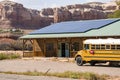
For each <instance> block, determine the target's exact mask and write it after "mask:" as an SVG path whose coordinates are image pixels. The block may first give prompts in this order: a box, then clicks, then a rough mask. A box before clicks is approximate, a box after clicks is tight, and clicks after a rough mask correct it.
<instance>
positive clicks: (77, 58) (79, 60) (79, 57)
mask: <svg viewBox="0 0 120 80" xmlns="http://www.w3.org/2000/svg"><path fill="white" fill-rule="evenodd" d="M76 64H77V65H78V66H82V65H83V60H82V57H81V56H78V57H76Z"/></svg>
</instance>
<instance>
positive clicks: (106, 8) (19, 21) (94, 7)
mask: <svg viewBox="0 0 120 80" xmlns="http://www.w3.org/2000/svg"><path fill="white" fill-rule="evenodd" d="M116 9H118V7H117V5H116V4H115V3H107V4H104V3H100V2H92V3H86V4H75V5H68V6H65V7H60V8H46V9H42V10H41V11H38V10H32V9H27V8H25V7H24V6H23V5H22V4H19V3H15V2H12V1H9V0H5V1H2V2H0V29H2V28H4V29H11V28H20V29H38V28H42V27H44V26H47V25H50V24H52V23H57V22H61V21H72V20H86V19H103V18H107V14H109V13H112V12H113V11H114V10H116Z"/></svg>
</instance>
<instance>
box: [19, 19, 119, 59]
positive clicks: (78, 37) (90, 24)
mask: <svg viewBox="0 0 120 80" xmlns="http://www.w3.org/2000/svg"><path fill="white" fill-rule="evenodd" d="M91 38H120V19H118V18H117V19H99V20H83V21H68V22H60V23H56V24H52V25H50V26H47V27H44V28H41V29H39V30H35V31H33V32H31V33H30V34H28V35H25V36H22V37H21V39H22V40H23V44H24V47H25V46H26V43H27V41H30V42H31V44H32V46H33V49H32V51H29V52H28V51H26V50H23V53H24V56H31V57H32V56H44V57H74V55H75V54H76V52H77V51H79V50H81V49H82V47H83V40H85V39H91Z"/></svg>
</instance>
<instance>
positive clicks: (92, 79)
mask: <svg viewBox="0 0 120 80" xmlns="http://www.w3.org/2000/svg"><path fill="white" fill-rule="evenodd" d="M0 73H5V74H17V75H29V76H55V77H60V78H72V79H85V80H106V79H108V78H109V76H108V75H98V74H94V73H90V72H84V73H83V72H71V71H67V72H63V73H57V72H56V73H49V71H47V72H45V73H43V72H38V71H36V70H35V71H34V72H31V71H27V72H0Z"/></svg>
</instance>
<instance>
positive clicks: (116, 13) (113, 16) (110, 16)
mask: <svg viewBox="0 0 120 80" xmlns="http://www.w3.org/2000/svg"><path fill="white" fill-rule="evenodd" d="M108 18H120V10H116V11H115V12H114V13H112V14H109V15H108Z"/></svg>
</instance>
